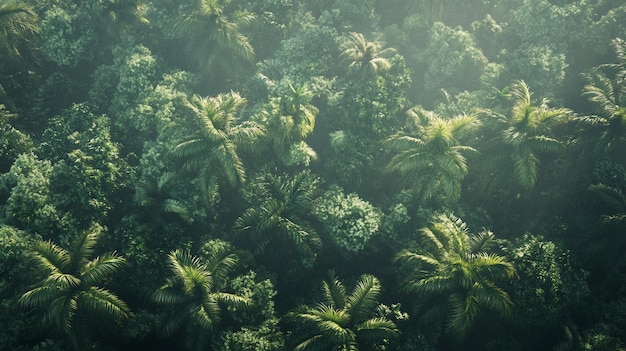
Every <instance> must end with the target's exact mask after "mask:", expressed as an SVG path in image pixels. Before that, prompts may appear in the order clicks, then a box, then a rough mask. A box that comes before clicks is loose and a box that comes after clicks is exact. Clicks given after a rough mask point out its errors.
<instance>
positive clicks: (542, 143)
mask: <svg viewBox="0 0 626 351" xmlns="http://www.w3.org/2000/svg"><path fill="white" fill-rule="evenodd" d="M528 145H529V146H530V147H531V148H532V149H533V150H535V151H537V152H548V153H557V152H561V151H563V150H565V145H564V144H563V143H562V142H561V141H559V140H556V139H554V138H550V137H547V136H545V135H536V136H533V137H530V138H528Z"/></svg>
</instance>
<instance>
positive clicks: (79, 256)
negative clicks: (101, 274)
mask: <svg viewBox="0 0 626 351" xmlns="http://www.w3.org/2000/svg"><path fill="white" fill-rule="evenodd" d="M103 231H104V228H102V227H101V226H100V225H93V226H92V227H91V228H89V229H88V230H86V231H85V232H83V233H82V234H81V235H79V236H78V238H77V239H76V240H75V241H74V243H73V245H72V247H71V248H70V252H71V253H72V271H75V272H76V273H78V272H79V270H80V267H81V266H82V265H83V264H85V263H86V260H87V259H88V258H89V257H90V256H91V255H92V254H93V252H94V248H95V246H96V243H97V242H98V238H99V237H100V235H101V234H102V232H103Z"/></svg>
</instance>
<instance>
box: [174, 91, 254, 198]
mask: <svg viewBox="0 0 626 351" xmlns="http://www.w3.org/2000/svg"><path fill="white" fill-rule="evenodd" d="M244 104H245V99H244V98H242V97H241V96H240V95H239V94H237V93H235V92H230V93H228V94H220V95H218V96H216V97H200V96H197V95H196V96H194V97H193V98H192V99H191V101H189V103H188V106H189V108H190V109H191V111H192V112H193V117H194V121H195V122H196V125H195V126H194V127H195V128H196V129H195V130H194V131H192V132H191V133H190V134H188V135H187V136H186V137H185V139H184V140H182V141H181V142H180V143H178V144H177V145H176V146H175V147H174V150H173V155H174V157H175V158H177V159H179V160H180V161H182V168H183V170H185V171H188V172H194V173H196V174H197V176H198V178H199V179H200V182H201V184H202V185H203V186H204V187H205V189H210V188H211V187H212V186H213V185H215V184H216V183H217V182H221V183H225V184H226V185H229V186H231V187H234V188H236V187H237V186H239V185H240V184H241V183H243V182H244V181H245V170H244V165H243V161H242V160H241V158H240V157H239V154H238V149H239V148H240V147H243V146H249V145H250V144H252V143H253V142H254V141H256V139H257V137H259V136H260V135H262V134H263V130H262V129H261V128H260V127H259V126H258V125H256V124H254V123H251V122H244V123H241V124H237V123H236V122H237V112H238V111H239V109H240V108H241V107H242V106H243V105H244Z"/></svg>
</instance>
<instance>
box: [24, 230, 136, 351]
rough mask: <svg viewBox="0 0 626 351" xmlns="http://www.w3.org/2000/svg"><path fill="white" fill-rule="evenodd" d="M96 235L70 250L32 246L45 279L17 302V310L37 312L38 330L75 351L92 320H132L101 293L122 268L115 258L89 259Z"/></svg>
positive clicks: (85, 237) (122, 305)
mask: <svg viewBox="0 0 626 351" xmlns="http://www.w3.org/2000/svg"><path fill="white" fill-rule="evenodd" d="M101 233H102V228H101V227H98V226H95V227H93V228H92V229H90V230H88V231H86V232H84V233H83V234H82V235H80V236H79V237H78V238H77V239H76V241H75V242H74V244H73V245H72V247H71V248H70V249H69V250H66V249H63V248H61V247H59V246H57V245H56V244H54V243H52V242H50V241H41V242H39V243H37V245H36V246H35V247H34V249H33V254H32V255H33V256H32V257H33V259H34V261H35V262H36V264H37V268H38V269H39V270H40V271H42V272H45V277H44V278H43V279H42V280H41V281H40V282H39V283H38V284H37V285H36V286H35V287H34V288H33V289H31V290H29V291H27V292H26V293H24V294H23V295H22V296H21V297H20V299H19V303H20V304H21V305H22V306H25V307H32V308H35V309H37V310H40V311H42V312H43V316H42V319H41V321H42V322H43V324H44V325H46V326H52V327H53V328H55V329H57V330H60V331H61V332H63V333H65V334H66V335H67V336H68V337H69V339H70V342H71V343H72V345H73V346H74V348H75V349H76V350H82V342H84V341H85V340H83V338H84V333H85V332H86V331H87V330H88V329H87V328H88V327H89V326H97V324H94V323H93V321H95V320H96V319H97V320H98V321H99V322H100V321H101V318H105V319H109V320H112V321H115V322H120V321H123V320H125V319H127V318H129V317H130V316H131V312H130V309H129V308H128V307H127V306H126V304H125V303H124V301H122V300H121V299H119V298H118V297H117V296H116V295H115V294H114V293H112V292H110V291H109V290H107V289H104V288H102V287H100V286H101V284H103V283H104V282H105V281H106V280H107V279H108V278H109V277H110V276H111V275H112V274H113V273H115V272H116V271H117V270H118V269H119V268H120V267H122V265H123V264H124V263H125V260H124V258H123V257H121V256H119V255H117V254H116V253H115V252H108V253H105V254H102V255H101V256H98V257H96V258H94V259H90V257H91V255H92V254H93V253H94V247H95V245H96V243H97V241H98V238H99V237H100V235H101Z"/></svg>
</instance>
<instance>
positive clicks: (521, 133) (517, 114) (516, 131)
mask: <svg viewBox="0 0 626 351" xmlns="http://www.w3.org/2000/svg"><path fill="white" fill-rule="evenodd" d="M531 95H532V93H531V92H530V90H529V88H528V85H526V83H525V82H524V81H516V82H514V83H513V85H512V86H511V89H510V93H509V94H508V96H509V97H510V98H512V100H513V107H512V109H511V113H510V114H509V115H508V116H505V115H502V114H499V113H496V112H493V111H488V110H486V111H482V114H483V115H485V116H486V117H487V118H489V119H490V122H494V124H495V125H496V127H497V128H498V129H499V131H500V135H499V140H500V141H501V142H502V143H503V144H504V146H506V147H507V148H509V150H510V151H509V150H506V152H507V153H510V157H511V159H512V160H513V170H514V174H515V177H516V178H517V181H518V182H519V184H520V185H521V186H522V188H523V189H524V190H527V191H528V190H531V189H532V188H534V186H535V184H536V182H537V178H538V176H539V155H540V154H542V153H555V152H559V151H562V150H564V149H565V144H564V143H563V142H562V141H560V140H558V139H556V138H554V137H553V136H551V135H550V134H551V128H552V127H553V126H554V125H555V124H557V123H562V122H565V121H567V120H568V118H569V116H570V115H571V111H570V110H568V109H566V108H550V107H549V106H548V101H547V100H545V99H544V100H542V101H541V102H540V103H539V104H538V105H535V104H534V103H533V102H532V100H531Z"/></svg>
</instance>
